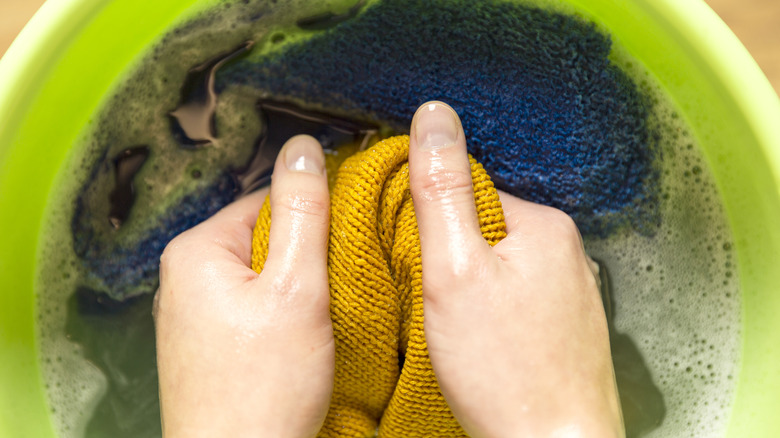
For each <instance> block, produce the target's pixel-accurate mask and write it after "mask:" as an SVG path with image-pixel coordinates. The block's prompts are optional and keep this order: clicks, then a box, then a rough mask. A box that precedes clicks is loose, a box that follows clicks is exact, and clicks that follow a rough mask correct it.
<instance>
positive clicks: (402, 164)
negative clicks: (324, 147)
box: [252, 136, 506, 438]
mask: <svg viewBox="0 0 780 438" xmlns="http://www.w3.org/2000/svg"><path fill="white" fill-rule="evenodd" d="M408 151H409V137H408V136H398V137H393V138H389V139H387V140H384V141H382V142H380V143H378V144H377V145H375V146H374V147H372V148H370V149H369V150H366V151H364V152H360V153H358V154H356V155H354V156H352V157H350V158H348V159H347V160H346V161H345V162H344V163H343V164H342V166H341V167H340V169H339V171H338V175H337V177H336V183H335V186H334V187H333V189H332V192H331V220H330V239H329V243H328V280H329V284H330V295H331V297H330V312H331V319H332V321H333V334H334V337H335V341H336V373H335V382H334V390H333V396H332V398H331V405H330V410H329V412H328V416H327V418H326V420H325V424H324V426H323V428H322V430H321V431H320V434H319V436H320V437H367V436H373V435H374V434H375V433H376V432H377V430H378V433H379V436H380V437H383V438H391V437H399V438H400V437H461V436H466V434H465V432H464V431H463V429H461V427H460V426H459V425H458V423H457V421H456V420H455V418H454V417H453V415H452V413H451V412H450V409H449V407H448V406H447V403H446V401H445V400H444V397H443V396H442V394H441V391H440V390H439V385H438V383H437V382H436V376H435V375H434V373H433V368H432V367H431V362H430V359H429V358H428V350H427V346H426V343H425V335H424V333H423V299H422V266H421V258H420V239H419V234H418V230H417V220H416V218H415V213H414V205H413V203H412V198H411V194H410V192H409V172H408V166H407V156H408ZM470 160H471V174H472V179H473V185H474V201H475V204H476V207H477V212H478V215H479V223H480V227H481V229H482V235H483V237H484V238H485V240H486V241H487V242H488V243H489V244H490V245H495V244H496V243H498V241H500V240H501V239H502V238H503V237H504V236H506V233H505V226H504V215H503V211H502V209H501V202H500V201H499V198H498V193H497V192H496V189H495V188H494V186H493V183H492V182H491V181H490V178H489V177H488V175H487V173H486V172H485V170H484V169H483V168H482V165H480V164H479V163H477V162H476V161H475V160H474V159H473V158H470ZM270 226H271V208H270V204H269V202H268V200H266V202H265V204H264V205H263V207H262V209H261V211H260V216H259V217H258V219H257V225H256V226H255V230H254V236H253V242H252V248H253V251H252V268H253V269H254V270H255V271H257V272H261V271H262V269H263V264H264V262H265V259H266V257H267V255H268V234H269V230H270Z"/></svg>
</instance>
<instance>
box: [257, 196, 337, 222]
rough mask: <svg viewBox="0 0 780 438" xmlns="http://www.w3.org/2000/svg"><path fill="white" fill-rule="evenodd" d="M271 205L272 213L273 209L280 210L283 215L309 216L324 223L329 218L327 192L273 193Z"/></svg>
mask: <svg viewBox="0 0 780 438" xmlns="http://www.w3.org/2000/svg"><path fill="white" fill-rule="evenodd" d="M271 203H272V204H271V205H272V211H273V209H274V208H277V209H281V210H282V211H283V212H284V213H285V215H290V216H301V215H303V216H310V217H312V218H315V219H321V220H326V221H327V219H328V218H329V217H330V199H329V197H328V194H327V192H324V191H320V190H304V189H298V190H294V191H290V192H284V193H275V194H272V196H271Z"/></svg>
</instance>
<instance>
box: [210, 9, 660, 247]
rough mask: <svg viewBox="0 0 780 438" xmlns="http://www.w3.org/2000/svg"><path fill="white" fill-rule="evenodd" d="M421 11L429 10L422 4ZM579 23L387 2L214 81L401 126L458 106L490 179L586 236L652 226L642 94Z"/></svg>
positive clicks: (652, 158)
mask: <svg viewBox="0 0 780 438" xmlns="http://www.w3.org/2000/svg"><path fill="white" fill-rule="evenodd" d="M421 12H425V13H421ZM610 47H611V41H610V38H609V37H608V36H607V35H604V34H602V33H600V32H599V31H598V30H597V29H596V28H595V26H594V25H593V24H591V23H588V22H585V21H584V20H582V19H579V18H576V17H572V16H568V15H563V14H558V13H553V12H549V11H544V10H542V9H537V8H531V7H527V6H521V5H518V4H515V3H510V2H506V1H499V0H495V1H491V0H487V1H479V2H475V1H472V0H393V1H385V2H380V3H378V4H376V5H373V6H371V7H369V8H367V9H366V10H365V11H364V13H363V14H362V15H360V16H358V17H357V18H355V19H352V20H350V21H347V22H344V23H341V24H339V25H338V26H336V27H335V28H333V29H330V30H328V31H326V32H323V33H320V34H318V35H316V36H314V37H312V38H311V39H309V40H306V41H305V42H303V43H299V44H297V45H294V46H292V47H289V48H286V49H285V50H284V51H283V52H281V53H279V54H278V55H276V56H273V57H261V58H259V59H246V60H242V61H240V62H237V63H235V64H233V65H231V66H228V67H226V68H225V69H224V71H222V72H220V74H218V76H217V81H218V82H217V87H218V89H224V88H225V87H228V86H230V85H234V84H245V85H251V86H253V87H257V88H260V89H262V90H267V91H268V92H269V93H270V94H271V95H273V96H275V97H276V98H285V97H288V98H293V99H295V100H298V101H304V102H309V103H313V104H315V105H318V106H323V107H325V108H330V109H332V110H333V111H338V112H339V113H346V114H350V115H353V116H357V117H364V118H365V117H370V118H372V119H374V120H378V121H381V122H384V123H387V124H390V125H391V126H393V127H395V128H397V129H398V130H401V131H405V130H408V127H409V124H410V122H411V117H412V115H413V114H414V112H415V110H416V109H417V107H418V106H419V105H420V104H422V103H424V102H425V101H427V100H434V99H436V100H443V101H446V102H447V103H449V104H451V105H452V106H453V108H454V109H455V110H456V111H457V112H458V114H459V115H460V117H461V119H462V121H463V127H464V130H465V132H466V136H467V141H468V146H469V152H471V154H473V155H474V157H475V158H476V159H477V160H479V161H480V162H481V163H482V164H483V165H484V167H485V169H487V171H488V173H489V174H490V175H491V177H493V179H494V181H495V182H496V183H497V185H498V187H500V188H501V189H503V190H506V191H508V192H510V193H512V194H514V195H517V196H521V197H523V198H525V199H528V200H531V201H535V202H539V203H542V204H547V205H551V206H554V207H557V208H559V209H562V210H564V211H565V212H567V213H569V214H570V215H571V216H572V217H573V218H574V219H575V221H576V222H577V224H578V226H579V227H580V229H581V231H582V233H583V234H587V235H601V236H604V235H606V234H609V233H610V232H612V231H613V230H615V229H616V228H618V227H620V226H624V225H628V226H633V227H634V228H635V229H637V230H639V231H641V232H643V233H645V234H650V233H652V229H653V228H654V227H653V224H655V223H657V221H658V205H657V204H658V203H657V199H658V196H657V195H658V187H657V184H658V174H657V170H656V169H657V156H656V155H657V151H656V148H655V147H654V146H653V144H652V142H651V140H652V138H653V136H652V135H651V134H650V132H649V129H648V127H647V124H646V121H647V118H648V116H649V112H650V109H651V108H650V104H649V102H648V100H649V99H646V98H645V97H644V96H642V95H641V93H640V92H639V91H638V90H637V87H636V86H635V85H634V84H633V82H632V81H631V80H630V79H629V78H628V77H627V76H626V74H625V73H623V72H622V71H621V70H620V69H618V68H617V67H616V66H614V65H613V64H611V63H610V61H609V59H608V55H609V53H610Z"/></svg>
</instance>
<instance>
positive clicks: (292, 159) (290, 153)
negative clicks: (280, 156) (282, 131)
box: [284, 135, 325, 175]
mask: <svg viewBox="0 0 780 438" xmlns="http://www.w3.org/2000/svg"><path fill="white" fill-rule="evenodd" d="M284 154H285V155H284V158H285V163H286V164H287V168H288V169H290V170H292V171H295V172H306V173H313V174H315V175H322V174H323V173H324V172H325V156H324V155H323V153H322V146H320V143H319V142H318V141H317V140H315V139H314V138H313V137H309V136H303V135H299V136H296V137H293V138H291V139H290V140H288V141H287V144H286V145H285V147H284Z"/></svg>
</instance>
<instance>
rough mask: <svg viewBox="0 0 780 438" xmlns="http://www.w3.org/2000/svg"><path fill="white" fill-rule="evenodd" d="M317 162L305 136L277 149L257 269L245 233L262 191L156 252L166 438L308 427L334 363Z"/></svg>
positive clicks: (323, 403) (321, 409) (323, 402)
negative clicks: (264, 252) (264, 254)
mask: <svg viewBox="0 0 780 438" xmlns="http://www.w3.org/2000/svg"><path fill="white" fill-rule="evenodd" d="M324 163H325V158H324V156H323V153H322V148H321V146H320V144H319V143H318V142H317V141H316V140H314V139H313V138H311V137H304V136H298V137H294V138H293V139H291V140H290V141H288V142H287V144H286V145H285V146H284V148H283V149H282V151H281V152H280V153H279V157H278V158H277V161H276V165H275V168H274V174H273V182H272V184H271V197H270V199H271V211H272V223H273V226H272V227H271V230H270V238H269V252H268V258H267V260H266V263H265V266H264V269H263V272H262V273H261V274H257V273H255V272H254V271H253V270H252V269H251V268H250V260H251V252H252V230H253V227H254V225H255V221H256V220H257V216H258V212H259V210H260V207H261V205H262V203H263V199H264V198H265V197H266V194H267V193H268V191H267V190H263V191H260V192H257V193H254V194H251V195H249V196H246V197H244V198H242V199H241V200H239V201H236V202H235V203H233V204H231V205H229V206H227V207H225V208H224V209H223V210H221V211H220V212H219V213H217V214H216V215H215V216H214V217H212V218H210V219H209V220H207V221H205V222H203V223H202V224H200V225H198V226H196V227H194V228H193V229H191V230H189V231H187V232H185V233H183V234H181V235H180V236H178V237H176V238H175V239H174V240H173V241H172V242H171V243H170V244H169V245H168V247H167V248H166V249H165V251H164V253H163V255H162V258H161V260H160V289H159V290H158V292H157V295H156V297H155V312H154V317H155V328H156V333H157V366H158V370H159V381H160V402H161V410H162V418H163V434H164V435H165V436H166V437H168V438H170V437H187V438H192V437H249V436H253V437H255V436H268V437H314V436H316V435H317V432H318V431H319V429H320V427H321V425H322V422H323V421H324V419H325V416H326V414H327V411H328V406H329V403H330V397H331V393H332V391H333V373H334V366H335V358H334V356H335V349H334V341H333V329H332V326H331V320H330V311H329V304H330V295H329V291H328V278H327V241H328V228H329V216H330V215H329V205H330V201H329V195H328V183H327V178H326V175H325V169H324Z"/></svg>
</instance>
